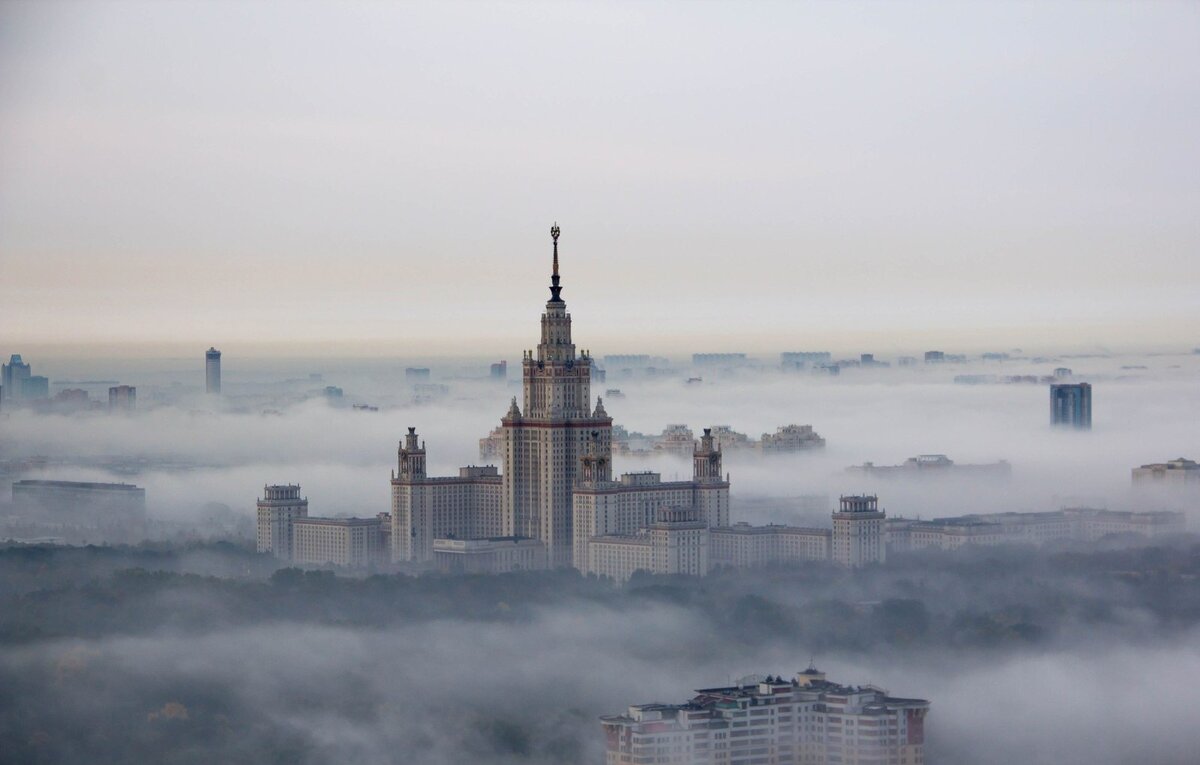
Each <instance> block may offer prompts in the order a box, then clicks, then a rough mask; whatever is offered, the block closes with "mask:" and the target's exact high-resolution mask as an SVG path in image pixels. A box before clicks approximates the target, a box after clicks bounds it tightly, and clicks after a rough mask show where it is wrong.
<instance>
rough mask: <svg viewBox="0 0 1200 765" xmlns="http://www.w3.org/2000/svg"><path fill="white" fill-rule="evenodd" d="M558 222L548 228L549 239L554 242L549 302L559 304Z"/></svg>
mask: <svg viewBox="0 0 1200 765" xmlns="http://www.w3.org/2000/svg"><path fill="white" fill-rule="evenodd" d="M558 234H559V228H558V221H555V222H554V225H553V226H551V227H550V238H551V239H553V240H554V270H553V271H552V272H551V273H550V302H551V303H561V302H562V298H561V297H559V296H558V295H559V293H560V292H562V287H560V286H559V285H558Z"/></svg>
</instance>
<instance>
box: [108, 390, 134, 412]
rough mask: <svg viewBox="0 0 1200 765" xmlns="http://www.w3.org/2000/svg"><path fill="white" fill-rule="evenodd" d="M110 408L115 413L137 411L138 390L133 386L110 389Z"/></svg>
mask: <svg viewBox="0 0 1200 765" xmlns="http://www.w3.org/2000/svg"><path fill="white" fill-rule="evenodd" d="M108 408H109V411H113V412H132V411H133V410H135V409H137V388H135V387H133V386H132V385H117V386H115V387H112V388H109V389H108Z"/></svg>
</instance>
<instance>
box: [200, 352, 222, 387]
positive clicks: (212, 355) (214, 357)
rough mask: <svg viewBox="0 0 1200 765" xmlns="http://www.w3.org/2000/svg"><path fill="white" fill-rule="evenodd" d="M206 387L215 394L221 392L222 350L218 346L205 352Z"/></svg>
mask: <svg viewBox="0 0 1200 765" xmlns="http://www.w3.org/2000/svg"><path fill="white" fill-rule="evenodd" d="M204 389H205V390H206V391H207V392H208V393H209V394H211V395H214V396H217V395H220V393H221V352H220V351H218V350H217V349H216V348H209V349H208V350H207V351H205V352H204Z"/></svg>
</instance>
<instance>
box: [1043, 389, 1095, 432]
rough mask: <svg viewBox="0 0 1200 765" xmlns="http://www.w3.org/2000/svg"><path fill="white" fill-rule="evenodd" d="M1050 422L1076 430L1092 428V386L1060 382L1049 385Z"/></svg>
mask: <svg viewBox="0 0 1200 765" xmlns="http://www.w3.org/2000/svg"><path fill="white" fill-rule="evenodd" d="M1050 424H1051V425H1056V426H1062V427H1070V428H1075V429H1077V430H1091V429H1092V386H1091V385H1090V384H1089V383H1060V384H1056V385H1051V386H1050Z"/></svg>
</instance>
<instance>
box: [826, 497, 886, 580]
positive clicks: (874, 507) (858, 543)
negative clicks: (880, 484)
mask: <svg viewBox="0 0 1200 765" xmlns="http://www.w3.org/2000/svg"><path fill="white" fill-rule="evenodd" d="M884 517H885V513H884V511H882V510H880V509H879V498H878V497H876V496H867V495H859V496H850V497H842V498H841V504H840V507H839V508H838V509H837V510H835V511H834V513H833V560H834V561H835V562H837V563H841V564H842V565H844V566H854V567H858V566H865V565H867V564H868V563H883V562H885V560H886V559H887V549H886V547H885V545H884V541H885V539H886V534H885V528H884V523H883V520H884Z"/></svg>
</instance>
